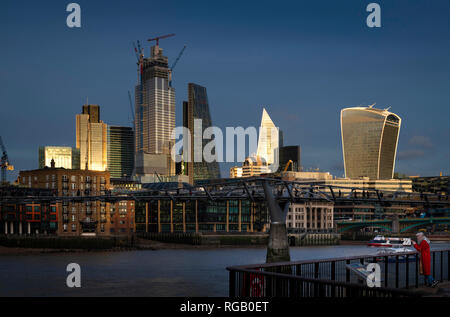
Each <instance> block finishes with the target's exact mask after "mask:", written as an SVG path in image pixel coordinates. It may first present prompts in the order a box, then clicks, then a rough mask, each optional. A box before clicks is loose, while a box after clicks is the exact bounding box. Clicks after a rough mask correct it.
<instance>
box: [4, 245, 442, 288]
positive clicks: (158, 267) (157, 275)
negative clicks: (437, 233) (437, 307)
mask: <svg viewBox="0 0 450 317" xmlns="http://www.w3.org/2000/svg"><path fill="white" fill-rule="evenodd" d="M432 247H433V248H441V247H450V244H449V243H446V244H435V245H433V246H432ZM374 252H376V249H374V248H370V247H366V246H315V247H292V248H291V259H292V260H293V261H295V260H306V259H319V258H332V257H342V256H354V255H366V254H374ZM265 256H266V249H265V248H229V249H225V248H222V249H209V250H198V249H186V250H158V251H125V252H90V253H61V254H43V255H20V256H0V296H227V295H228V271H226V270H225V267H227V266H233V265H241V264H254V263H264V261H265ZM69 263H78V264H79V265H80V266H81V288H68V287H67V286H66V278H67V276H68V274H69V273H68V272H66V266H67V265H68V264H69Z"/></svg>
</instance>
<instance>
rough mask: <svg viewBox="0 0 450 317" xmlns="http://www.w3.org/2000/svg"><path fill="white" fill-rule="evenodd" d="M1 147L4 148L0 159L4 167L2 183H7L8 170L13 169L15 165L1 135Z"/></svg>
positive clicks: (0, 164) (0, 163)
mask: <svg viewBox="0 0 450 317" xmlns="http://www.w3.org/2000/svg"><path fill="white" fill-rule="evenodd" d="M0 149H1V150H2V157H1V159H0V166H1V168H2V184H3V183H6V171H13V170H14V166H13V165H11V163H10V162H9V159H8V153H7V152H6V147H5V145H4V144H3V140H2V137H1V136H0Z"/></svg>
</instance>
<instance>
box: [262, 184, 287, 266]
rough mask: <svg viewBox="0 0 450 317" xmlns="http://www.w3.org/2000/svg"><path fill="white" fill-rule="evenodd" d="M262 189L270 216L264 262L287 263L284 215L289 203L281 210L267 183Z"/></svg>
mask: <svg viewBox="0 0 450 317" xmlns="http://www.w3.org/2000/svg"><path fill="white" fill-rule="evenodd" d="M263 188H264V194H265V196H266V201H267V206H268V208H269V214H270V233H269V243H268V244H267V256H266V262H267V263H273V262H285V261H286V262H288V261H290V260H291V257H290V255H289V241H288V235H287V229H286V215H287V212H288V210H289V203H285V204H284V206H283V208H281V206H280V204H278V202H277V201H276V200H275V197H274V195H273V192H272V188H271V187H270V186H269V184H268V183H267V182H263Z"/></svg>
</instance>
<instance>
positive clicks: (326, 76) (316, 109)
mask: <svg viewBox="0 0 450 317" xmlns="http://www.w3.org/2000/svg"><path fill="white" fill-rule="evenodd" d="M404 3H406V2H404ZM80 5H81V7H82V8H83V26H82V28H81V29H80V30H69V29H67V27H65V25H64V23H63V22H64V19H65V13H64V8H63V6H61V8H60V7H58V6H54V7H53V6H52V5H49V4H44V5H37V4H33V3H32V4H30V7H31V8H32V9H34V10H30V12H33V14H36V13H37V15H36V17H33V19H30V21H33V22H32V23H35V24H37V25H41V24H42V23H43V22H44V20H43V17H41V16H39V12H44V11H45V13H46V14H47V15H45V17H46V20H48V22H49V23H50V26H51V27H50V26H49V29H48V30H47V31H48V32H46V34H45V36H46V37H50V38H51V37H52V36H51V35H54V37H55V40H53V39H52V40H51V41H50V40H48V39H45V40H43V41H42V39H43V38H42V35H41V34H40V33H37V34H36V37H35V38H33V36H31V37H32V38H33V39H32V40H29V39H28V37H29V34H28V33H27V32H28V31H30V32H33V30H28V28H29V27H30V26H31V22H28V21H27V16H28V14H30V13H24V19H23V20H21V21H18V22H15V21H13V20H11V18H10V16H15V14H16V13H17V12H16V11H17V10H19V8H18V7H17V6H16V4H13V3H8V4H7V5H6V6H7V12H9V13H10V14H8V15H6V16H5V17H3V16H2V19H3V18H4V19H3V20H4V21H6V23H7V25H8V26H11V27H13V28H12V29H13V30H14V31H13V32H11V33H8V32H7V33H6V35H5V37H4V38H5V39H6V43H7V45H8V46H9V50H8V52H2V53H0V54H1V55H2V57H3V59H5V60H6V61H8V63H6V66H5V68H4V70H3V72H2V73H1V75H2V76H1V83H2V85H1V86H2V88H1V93H2V95H3V96H4V101H3V102H5V104H7V105H8V108H10V109H11V111H10V114H9V116H2V119H1V122H0V123H1V126H2V131H1V133H2V137H3V140H4V143H5V144H6V147H7V149H8V153H9V157H10V160H11V162H12V164H14V165H15V166H16V171H15V172H14V173H9V175H10V176H9V180H14V178H15V175H17V171H19V170H29V169H34V168H36V166H37V162H36V154H35V153H36V150H37V149H38V147H39V145H42V144H54V145H67V146H72V147H73V146H74V140H75V137H74V131H72V130H74V129H73V115H74V114H76V113H77V111H78V109H79V106H80V105H81V104H82V102H83V100H85V98H86V97H89V98H90V100H92V101H93V102H94V103H98V104H100V105H101V106H102V109H103V114H104V115H103V118H104V121H105V122H106V123H108V124H115V125H129V124H130V121H131V120H130V117H131V114H130V113H129V112H130V111H129V104H128V100H127V90H132V87H133V85H134V83H135V80H136V73H135V72H133V66H132V65H134V63H135V60H134V56H133V55H134V54H133V51H132V45H131V43H132V41H134V40H136V39H140V40H141V41H143V40H144V39H146V38H148V37H151V36H154V35H158V34H165V33H168V32H169V31H173V32H175V33H177V36H176V37H174V38H172V39H167V40H163V41H162V42H161V47H163V48H164V50H165V52H166V54H167V56H168V57H169V61H173V60H174V58H175V57H176V54H177V53H178V52H179V50H180V48H181V47H182V45H183V44H184V43H187V44H188V48H187V50H186V53H185V55H184V56H183V57H182V59H181V60H180V63H179V65H178V66H177V70H176V71H175V72H174V76H173V84H174V87H175V89H176V90H178V94H177V100H176V126H181V119H182V116H181V108H182V107H181V102H182V100H186V98H185V96H186V92H185V89H183V88H184V87H185V85H186V83H187V82H198V83H199V84H201V85H204V86H205V87H207V88H208V91H209V97H210V99H211V104H212V105H213V107H211V109H210V110H211V116H212V118H213V121H214V123H215V125H217V126H219V127H224V126H230V125H232V126H239V125H241V126H244V127H246V126H258V122H256V121H257V120H254V119H252V118H251V115H247V114H245V113H242V115H240V116H239V118H236V117H235V115H234V114H233V112H234V113H235V112H238V111H240V109H241V108H243V107H245V109H247V110H248V111H247V112H249V113H251V112H254V111H257V112H259V111H260V108H261V107H262V105H267V104H268V105H269V106H267V108H268V111H269V113H270V114H271V116H272V118H273V120H274V121H275V122H277V123H279V124H278V125H279V126H280V128H281V129H282V130H284V131H285V136H286V140H287V142H286V144H299V145H300V146H302V160H303V161H304V165H305V167H316V166H317V165H318V166H319V167H320V168H321V169H322V170H329V171H331V172H332V173H333V174H335V175H336V176H342V174H343V162H342V151H341V143H340V133H339V111H340V110H341V109H342V108H344V107H350V106H355V105H359V104H372V103H373V102H377V105H381V106H382V107H384V106H386V107H387V106H393V107H394V108H395V109H396V113H398V114H399V116H401V117H402V118H403V119H404V126H403V127H402V129H401V132H400V137H399V148H398V155H397V162H396V172H403V173H408V174H413V175H414V174H420V175H438V174H439V172H440V171H442V172H443V174H446V175H448V174H449V166H448V165H447V161H448V159H449V158H450V152H449V150H448V148H450V147H449V146H448V144H449V141H448V140H449V138H448V136H449V130H448V128H447V127H446V120H447V118H448V114H449V111H450V110H448V107H447V106H446V103H447V102H448V101H447V100H449V98H448V97H449V95H448V94H449V93H448V92H446V91H445V83H446V79H445V74H446V73H447V72H448V69H449V63H448V61H447V60H446V59H445V56H448V52H449V51H450V49H449V45H448V44H447V43H442V42H441V39H442V38H446V37H448V34H449V33H450V32H449V30H448V26H445V25H444V24H442V23H443V22H439V21H441V19H440V18H439V17H440V12H439V8H440V10H441V11H445V8H448V3H444V2H440V6H439V5H438V6H437V7H435V8H434V9H428V10H424V8H423V7H422V5H416V6H407V5H405V6H404V7H403V6H401V5H400V4H398V5H393V4H389V3H383V2H382V3H381V5H382V7H383V13H384V15H383V27H382V28H381V29H380V30H369V29H367V28H365V27H364V24H363V22H364V18H365V11H364V10H363V9H364V8H363V7H364V6H365V4H361V8H359V7H357V8H354V6H355V5H354V4H353V5H352V6H350V5H349V4H339V5H338V4H333V3H329V4H328V5H327V7H328V10H324V9H323V8H321V7H320V6H317V5H313V4H308V5H305V6H304V7H302V8H299V7H297V11H296V13H297V14H298V16H294V14H292V15H288V16H287V17H286V18H285V20H281V17H280V12H278V11H277V10H275V11H274V12H273V14H274V20H273V21H272V20H271V21H270V22H269V23H268V24H270V25H271V24H275V22H276V21H282V22H283V23H281V25H277V27H276V28H275V30H274V31H273V32H272V33H270V35H272V36H276V35H277V34H283V33H277V32H281V31H282V30H285V29H286V27H287V26H288V25H289V24H292V25H294V26H296V27H295V28H291V29H289V33H288V34H285V35H280V36H281V37H282V38H281V40H278V41H276V42H277V45H274V46H273V45H272V46H271V45H270V44H269V43H270V42H268V41H267V40H266V39H265V38H263V37H262V35H263V34H264V32H265V31H267V26H266V25H262V24H261V23H256V24H255V28H256V27H257V26H259V27H261V30H260V31H256V29H253V28H250V29H249V30H247V31H246V32H244V34H241V35H240V36H238V37H233V36H234V35H236V34H239V33H238V27H239V25H242V23H243V19H242V18H243V17H244V16H246V15H248V12H249V10H250V6H249V5H248V4H244V5H243V6H242V8H241V11H240V12H241V13H236V14H235V15H234V17H236V19H235V20H237V22H236V23H237V25H236V26H235V27H233V28H232V29H230V31H229V32H227V33H226V34H225V35H224V39H223V40H222V41H213V43H214V44H215V45H207V46H205V44H204V43H203V42H204V41H205V40H206V39H210V37H211V36H212V34H213V31H216V30H209V31H206V30H202V27H203V28H204V27H205V26H207V25H208V23H210V21H211V20H210V19H214V18H220V21H225V17H224V15H225V13H229V11H228V10H230V9H231V8H235V5H234V4H233V5H231V8H230V9H227V10H225V12H224V13H220V12H219V11H220V10H219V8H218V7H217V6H213V7H211V8H210V9H211V10H212V11H211V12H212V14H211V15H210V16H205V18H206V19H205V20H204V24H202V23H199V24H201V25H196V26H193V27H192V28H187V29H180V25H179V24H177V23H174V24H173V25H170V23H173V22H174V19H175V18H177V17H178V18H179V17H180V16H179V15H180V11H182V10H183V9H184V10H186V7H185V5H184V4H182V3H178V4H175V2H171V3H170V5H169V7H171V8H172V9H173V7H175V10H174V11H173V12H174V14H173V16H171V17H170V18H169V21H168V22H166V23H161V24H158V23H157V22H161V21H160V18H156V21H155V22H152V23H149V25H145V27H144V26H143V25H140V24H141V23H137V22H134V18H133V19H132V18H131V17H129V18H127V19H126V20H125V21H126V22H130V21H131V22H130V24H128V25H127V24H126V23H124V25H127V31H123V30H121V32H120V36H119V39H115V38H114V41H112V43H111V44H109V43H107V41H111V40H112V36H113V35H114V36H115V34H113V33H114V32H115V31H117V30H119V28H120V26H116V25H114V23H113V25H110V26H111V28H112V30H109V28H106V27H105V26H106V25H108V23H107V20H105V19H104V18H103V17H101V19H98V20H96V19H95V18H96V14H98V13H99V12H100V10H101V6H102V5H101V4H95V5H94V4H92V5H91V4H88V3H86V2H80ZM200 6H201V5H200V4H198V3H197V5H196V6H194V7H195V8H198V7H200ZM111 7H112V8H111V16H109V19H114V17H116V16H118V13H119V11H120V5H116V4H111ZM258 8H259V11H258V13H259V14H260V16H262V17H264V16H266V15H268V10H267V9H264V8H263V4H262V5H261V6H258ZM155 9H156V10H160V11H164V10H163V9H161V8H155ZM222 9H223V8H222ZM300 9H301V10H300ZM333 9H336V12H339V13H342V14H337V16H338V15H339V19H338V17H337V16H336V17H333V16H332V15H330V12H329V11H333ZM360 9H361V10H360ZM43 10H44V11H43ZM165 10H168V9H165ZM190 10H192V9H190ZM143 11H145V10H143ZM356 11H358V12H356ZM359 11H360V12H359ZM307 13H310V14H313V16H314V17H315V18H316V19H317V18H320V19H318V21H312V20H311V19H307V18H305V15H306V14H307ZM132 14H134V15H138V16H139V13H138V12H136V11H133V12H132ZM196 14H205V12H204V11H201V10H200V11H199V12H198V13H196ZM347 15H349V16H350V15H351V19H349V20H348V22H345V21H344V20H345V17H346V16H347ZM299 17H300V18H299ZM420 17H422V19H420ZM297 18H298V19H297ZM301 18H303V20H302V19H301ZM326 18H331V21H325V19H326ZM251 19H252V20H255V19H256V18H255V17H251ZM341 19H342V20H341ZM183 21H184V22H185V20H183ZM255 21H256V22H258V20H255ZM396 21H398V22H396ZM319 22H320V23H325V25H324V26H325V27H329V26H330V25H331V24H332V23H337V27H336V28H335V29H334V30H333V29H329V28H328V30H329V32H328V33H331V34H332V35H330V36H328V37H325V36H324V35H323V34H322V33H320V32H318V31H317V30H315V29H314V28H315V26H317V23H319ZM19 23H22V24H19ZM296 23H298V25H297V24H296ZM402 23H404V24H405V25H407V26H408V30H405V29H404V28H402V27H401V26H400V24H402ZM301 26H303V27H304V29H303V30H302V28H301ZM52 28H54V29H52ZM104 28H105V29H104ZM7 29H8V28H7ZM107 29H108V31H106V30H107ZM144 29H145V31H144ZM25 30H27V32H25ZM1 32H4V30H3V31H1ZM377 32H378V33H377ZM124 33H125V34H124ZM324 33H327V32H324ZM49 34H51V35H50V36H49ZM110 34H111V35H110ZM381 35H382V36H381ZM102 36H105V37H104V38H103V37H102ZM25 38H27V39H26V41H25ZM232 38H233V40H234V39H235V41H237V42H235V43H234V44H235V45H242V49H241V50H238V51H239V52H234V50H230V48H229V47H227V44H226V43H225V42H227V41H232ZM353 38H354V40H353ZM248 39H252V42H251V45H246V44H245V42H246V41H247V40H248ZM39 40H40V41H42V44H39V45H37V42H35V41H39ZM341 40H342V41H341ZM53 41H55V43H53ZM95 41H99V43H98V45H95ZM274 41H275V37H274ZM56 42H57V43H63V44H68V43H72V42H73V45H67V46H68V47H67V48H66V47H65V46H64V45H62V47H60V49H59V50H57V52H59V53H61V54H60V55H61V56H63V57H64V58H63V59H61V58H62V57H60V56H59V55H57V56H55V51H54V49H55V47H56V46H55V45H56ZM206 42H208V41H206ZM414 43H418V44H414ZM9 44H10V45H9ZM24 45H26V46H27V47H28V46H30V45H31V47H33V54H32V56H28V57H27V59H26V60H24V61H23V62H21V63H19V62H18V58H20V57H21V56H22V54H24V53H22V52H29V50H28V49H26V50H25V49H24V47H25V46H24ZM86 45H89V46H90V49H89V50H87V52H86V50H85V46H86ZM250 46H252V47H250ZM280 46H281V47H280ZM149 47H150V46H149V45H148V43H146V44H145V49H146V53H147V52H148V50H149ZM105 48H106V50H105ZM261 48H264V50H260V49H261ZM324 48H325V49H324ZM327 48H333V52H334V53H333V54H330V53H324V52H326V51H327ZM290 49H292V52H291V51H290ZM352 49H356V51H357V52H356V53H357V54H358V58H355V55H354V54H352ZM11 52H15V53H16V54H15V55H11ZM257 52H258V54H256V53H257ZM259 52H261V54H259ZM275 52H277V53H279V52H281V57H282V59H281V60H280V59H275V58H274V57H275V56H277V55H274V54H275ZM405 52H408V54H409V55H406V54H405ZM313 53H314V54H316V55H317V56H313ZM384 53H385V54H387V57H386V56H384V55H383V54H384ZM99 54H102V55H101V56H102V57H104V60H101V59H99V58H97V57H98V56H100V55H99ZM147 55H148V53H147ZM364 55H365V57H363V56H364ZM383 56H384V57H383ZM53 58H55V63H51V62H50V60H51V59H53ZM112 59H114V60H115V61H116V62H117V69H115V70H114V71H112V72H111V71H110V70H109V68H107V65H108V67H110V66H109V64H110V63H111V60H112ZM329 59H331V60H334V61H335V63H334V64H330V62H328V60H329ZM94 61H95V62H94ZM211 63H213V64H214V65H217V67H216V68H214V70H213V71H211V70H210V64H211ZM243 63H244V64H246V67H247V68H246V69H245V71H244V70H240V69H239V67H240V66H241V65H243ZM231 64H233V65H235V66H236V67H234V68H233V71H231V70H228V69H227V68H230V66H231ZM39 65H41V66H39ZM262 65H265V67H268V69H265V70H264V73H267V72H269V73H270V74H271V77H270V78H269V80H268V82H267V78H266V79H265V80H266V82H264V81H263V80H261V79H258V77H260V75H261V73H260V71H261V70H262V69H260V66H262ZM287 65H290V68H286V67H285V66H287ZM371 65H373V67H371ZM330 66H332V67H330ZM24 67H26V68H27V72H28V73H29V74H31V76H34V77H36V78H39V79H40V80H39V81H38V82H36V84H35V86H33V87H27V88H26V90H25V91H23V87H22V85H21V84H20V81H19V78H20V76H19V73H21V72H24ZM277 68H283V69H284V71H283V72H285V73H283V74H282V76H280V75H281V73H280V72H279V71H277ZM348 69H350V70H351V71H350V72H348V71H347V70H348ZM89 72H93V74H95V76H88V77H92V78H87V77H86V76H85V75H86V74H89ZM6 74H8V77H7V76H6ZM232 75H233V76H232ZM118 77H123V78H125V79H122V78H121V79H120V80H119V79H118ZM238 77H242V78H241V79H239V78H238ZM55 78H57V79H59V81H55ZM387 78H389V79H387ZM234 79H236V80H234ZM275 79H276V80H275ZM65 81H68V82H69V83H70V84H68V85H66V84H65V83H64V82H65ZM243 82H246V89H244V90H236V89H235V87H238V86H242V84H243ZM63 83H64V85H62V84H63ZM50 84H52V86H51V85H50ZM66 86H67V87H66ZM269 86H270V87H272V88H273V89H272V91H274V92H272V93H269V92H268V91H269V88H268V87H269ZM281 87H284V89H283V90H281V89H282V88H281ZM286 87H287V88H288V89H287V90H286ZM18 89H21V90H20V95H21V96H23V98H15V97H14V96H16V95H17V94H18V93H19V90H18ZM229 90H233V91H237V92H238V93H239V95H238V96H236V95H234V96H227V92H228V91H229ZM281 96H283V99H285V100H280V97H281ZM236 97H237V98H236ZM230 98H232V99H230ZM231 100H233V102H231ZM429 103H431V104H429ZM425 108H426V109H427V112H426V113H427V114H428V116H424V111H423V109H425ZM228 109H231V111H230V110H228ZM48 112H51V113H52V116H51V117H49V116H48V115H47V113H48ZM23 113H28V114H29V117H24V116H23V115H22V114H23ZM310 118H317V123H319V124H314V125H313V123H312V122H309V121H313V120H310ZM55 119H56V120H55ZM19 123H20V124H24V125H25V126H27V127H28V128H27V129H22V130H21V131H17V129H16V128H15V127H16V126H18V125H19ZM68 125H71V126H70V127H71V128H70V130H71V131H69V132H68V133H61V130H63V129H64V128H65V129H67V130H69V129H68V128H67V127H68ZM41 127H45V128H41ZM30 130H31V131H33V133H30ZM55 131H58V133H55ZM236 163H240V162H236ZM232 165H233V164H232ZM227 170H228V167H227V166H226V164H221V171H222V174H223V175H227ZM11 175H14V176H11Z"/></svg>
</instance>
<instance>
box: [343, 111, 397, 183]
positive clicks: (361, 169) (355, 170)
mask: <svg viewBox="0 0 450 317" xmlns="http://www.w3.org/2000/svg"><path fill="white" fill-rule="evenodd" d="M400 125H401V119H400V117H399V116H398V115H396V114H394V113H391V112H389V111H387V110H386V109H385V110H383V109H376V108H373V106H369V107H353V108H345V109H343V110H342V111H341V136H342V152H343V156H344V168H345V177H347V178H360V177H369V178H371V179H391V178H393V176H394V167H395V157H396V152H397V144H398V136H399V132H400Z"/></svg>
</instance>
